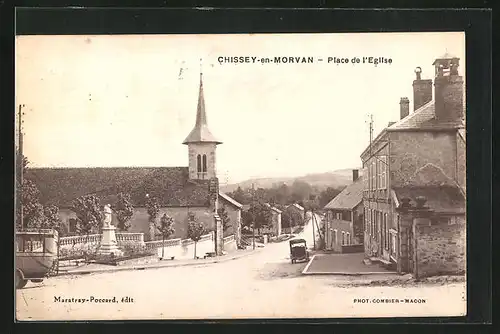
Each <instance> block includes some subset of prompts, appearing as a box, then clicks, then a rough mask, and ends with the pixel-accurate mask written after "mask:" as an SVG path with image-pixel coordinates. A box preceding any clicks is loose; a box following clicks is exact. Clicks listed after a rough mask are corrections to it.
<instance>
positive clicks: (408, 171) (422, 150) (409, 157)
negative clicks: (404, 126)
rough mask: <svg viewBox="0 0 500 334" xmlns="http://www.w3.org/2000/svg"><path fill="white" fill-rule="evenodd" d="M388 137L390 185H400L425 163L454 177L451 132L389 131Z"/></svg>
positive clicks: (454, 136) (453, 140)
mask: <svg viewBox="0 0 500 334" xmlns="http://www.w3.org/2000/svg"><path fill="white" fill-rule="evenodd" d="M390 140H391V143H390V145H391V147H390V151H391V159H390V167H389V168H390V178H391V180H390V185H391V187H401V186H404V185H405V183H406V182H408V181H409V180H410V179H411V178H412V176H413V175H414V174H415V173H416V171H417V170H418V169H420V168H422V167H423V166H424V165H426V164H429V163H431V164H433V165H435V166H437V167H439V168H440V169H441V170H442V171H443V172H444V174H445V175H446V176H447V177H449V178H450V179H452V180H457V178H458V175H457V165H456V161H457V156H456V154H457V151H456V150H457V147H456V133H455V132H424V131H413V132H391V134H390ZM430 147H432V149H429V148H430Z"/></svg>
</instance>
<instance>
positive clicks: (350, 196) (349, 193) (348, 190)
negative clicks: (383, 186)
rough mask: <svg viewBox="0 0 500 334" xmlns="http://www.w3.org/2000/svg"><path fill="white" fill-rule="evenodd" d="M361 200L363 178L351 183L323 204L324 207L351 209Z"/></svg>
mask: <svg viewBox="0 0 500 334" xmlns="http://www.w3.org/2000/svg"><path fill="white" fill-rule="evenodd" d="M362 200H363V180H362V178H359V179H357V180H356V182H354V183H351V184H350V185H348V186H347V187H345V188H344V190H342V191H341V192H340V194H338V195H337V196H335V198H334V199H332V200H331V201H330V203H328V204H327V205H325V209H347V210H352V209H353V208H354V207H356V205H358V204H359V203H361V201H362Z"/></svg>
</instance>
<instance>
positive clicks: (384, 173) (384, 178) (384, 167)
mask: <svg viewBox="0 0 500 334" xmlns="http://www.w3.org/2000/svg"><path fill="white" fill-rule="evenodd" d="M380 158H381V162H380V167H381V171H380V189H387V169H388V168H387V157H386V156H382V157H380Z"/></svg>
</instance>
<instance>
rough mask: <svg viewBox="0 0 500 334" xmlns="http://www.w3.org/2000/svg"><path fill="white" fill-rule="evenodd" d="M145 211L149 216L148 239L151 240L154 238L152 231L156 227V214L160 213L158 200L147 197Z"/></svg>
mask: <svg viewBox="0 0 500 334" xmlns="http://www.w3.org/2000/svg"><path fill="white" fill-rule="evenodd" d="M146 210H147V212H148V215H149V218H148V221H149V232H150V233H149V234H150V239H151V240H153V239H154V237H155V233H154V230H155V226H156V220H157V219H158V214H159V213H160V204H159V203H158V199H156V197H149V196H147V200H146Z"/></svg>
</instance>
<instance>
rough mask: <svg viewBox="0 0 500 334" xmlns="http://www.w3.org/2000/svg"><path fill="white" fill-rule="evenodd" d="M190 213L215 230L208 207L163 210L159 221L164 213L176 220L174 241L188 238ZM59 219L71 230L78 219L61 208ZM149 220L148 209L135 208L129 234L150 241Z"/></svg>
mask: <svg viewBox="0 0 500 334" xmlns="http://www.w3.org/2000/svg"><path fill="white" fill-rule="evenodd" d="M188 212H193V213H194V214H195V215H196V217H197V218H198V221H201V222H203V223H205V226H206V228H207V230H212V229H213V227H214V220H213V216H212V214H213V212H212V210H210V209H209V208H208V207H190V208H187V207H185V208H183V207H175V208H161V209H160V214H159V215H158V219H159V218H160V217H161V216H162V215H163V214H164V213H166V214H167V215H169V216H170V217H172V218H173V219H174V229H175V233H174V235H173V236H171V238H172V239H173V238H181V239H186V238H187V219H188ZM228 212H229V214H231V211H230V210H228ZM59 217H60V218H61V221H62V223H63V224H64V225H65V226H66V228H67V229H68V230H69V227H70V226H69V225H70V219H71V218H73V219H76V214H75V213H74V212H73V211H71V210H70V209H65V208H61V209H60V210H59ZM148 218H149V216H148V213H147V210H146V208H135V212H134V215H133V216H132V219H131V220H130V222H129V223H130V228H129V230H128V231H127V232H139V233H144V240H145V241H148V240H149V222H148ZM111 224H112V225H114V226H117V225H118V220H117V218H116V215H115V214H113V220H112V222H111ZM70 232H72V231H70ZM207 233H208V232H207ZM73 234H75V233H73ZM158 239H160V237H158Z"/></svg>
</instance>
